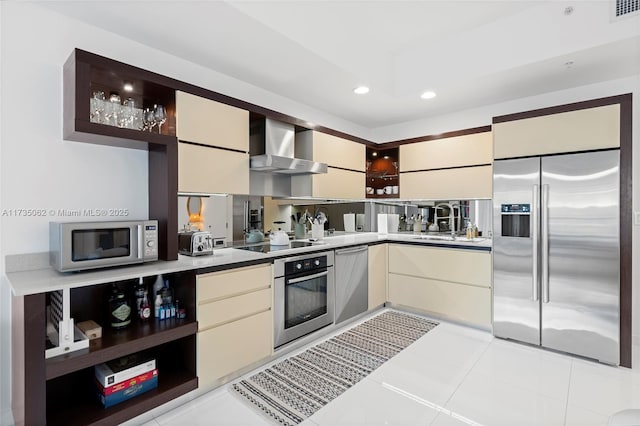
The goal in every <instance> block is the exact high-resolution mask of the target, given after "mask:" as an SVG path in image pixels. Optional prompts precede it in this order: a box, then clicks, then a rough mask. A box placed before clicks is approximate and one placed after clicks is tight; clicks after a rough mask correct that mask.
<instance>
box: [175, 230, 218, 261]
mask: <svg viewBox="0 0 640 426" xmlns="http://www.w3.org/2000/svg"><path fill="white" fill-rule="evenodd" d="M178 253H180V254H186V255H187V256H203V255H207V254H213V237H212V236H211V232H207V231H187V232H179V233H178Z"/></svg>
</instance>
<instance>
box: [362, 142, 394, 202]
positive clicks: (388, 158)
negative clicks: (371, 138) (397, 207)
mask: <svg viewBox="0 0 640 426" xmlns="http://www.w3.org/2000/svg"><path fill="white" fill-rule="evenodd" d="M399 153H400V152H399V149H398V148H397V147H396V148H388V149H375V148H367V178H366V179H367V180H366V186H367V188H373V191H374V192H373V194H370V193H367V194H366V197H367V198H380V199H390V198H400V190H399V189H398V193H397V194H386V193H385V194H377V190H379V189H382V188H384V187H386V186H398V188H399V186H400V177H399V174H398V170H399V161H398V158H399ZM365 192H366V191H365Z"/></svg>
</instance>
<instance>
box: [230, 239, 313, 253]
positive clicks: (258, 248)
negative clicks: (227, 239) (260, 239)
mask: <svg viewBox="0 0 640 426" xmlns="http://www.w3.org/2000/svg"><path fill="white" fill-rule="evenodd" d="M312 245H313V243H310V242H307V241H291V242H290V243H289V244H287V245H286V246H273V245H271V244H269V243H260V244H253V245H249V246H240V247H235V248H237V249H240V250H248V251H255V252H259V253H270V252H273V251H279V250H289V249H292V248H300V247H309V246H312Z"/></svg>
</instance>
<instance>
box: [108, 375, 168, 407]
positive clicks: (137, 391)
mask: <svg viewBox="0 0 640 426" xmlns="http://www.w3.org/2000/svg"><path fill="white" fill-rule="evenodd" d="M157 387H158V375H157V374H155V375H152V376H151V378H150V379H149V380H145V381H143V382H138V383H136V384H134V385H133V386H129V387H127V388H126V389H122V390H119V391H117V392H114V393H112V394H110V395H104V394H102V393H98V398H99V399H100V402H101V403H102V405H103V406H104V408H109V407H113V406H114V405H116V404H119V403H121V402H124V401H127V400H129V399H131V398H133V397H135V396H138V395H141V394H143V393H145V392H148V391H150V390H153V389H155V388H157Z"/></svg>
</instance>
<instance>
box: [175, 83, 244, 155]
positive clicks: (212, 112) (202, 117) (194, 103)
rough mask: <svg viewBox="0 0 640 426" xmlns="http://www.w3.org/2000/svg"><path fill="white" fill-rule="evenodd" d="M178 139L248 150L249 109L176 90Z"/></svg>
mask: <svg viewBox="0 0 640 426" xmlns="http://www.w3.org/2000/svg"><path fill="white" fill-rule="evenodd" d="M176 135H177V136H178V139H179V140H183V141H188V142H196V143H199V144H203V145H209V146H214V147H218V148H227V149H234V150H238V151H242V152H249V111H247V110H244V109H240V108H236V107H233V106H230V105H226V104H222V103H220V102H216V101H212V100H210V99H205V98H201V97H199V96H195V95H192V94H189V93H185V92H180V91H177V92H176Z"/></svg>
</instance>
